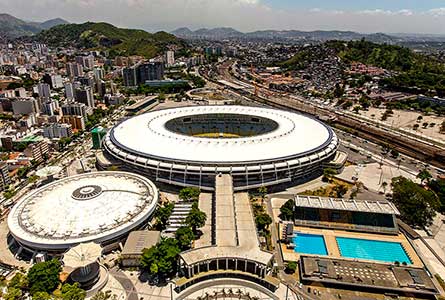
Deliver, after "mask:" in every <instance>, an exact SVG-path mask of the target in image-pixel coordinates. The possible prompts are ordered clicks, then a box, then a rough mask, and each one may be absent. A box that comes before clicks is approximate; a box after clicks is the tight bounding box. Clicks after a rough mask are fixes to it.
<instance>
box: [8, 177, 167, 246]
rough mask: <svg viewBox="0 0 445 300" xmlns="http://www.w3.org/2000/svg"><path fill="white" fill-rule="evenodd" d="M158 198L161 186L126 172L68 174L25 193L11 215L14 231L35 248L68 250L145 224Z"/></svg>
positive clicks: (22, 243)
mask: <svg viewBox="0 0 445 300" xmlns="http://www.w3.org/2000/svg"><path fill="white" fill-rule="evenodd" d="M157 202H158V190H157V188H156V186H155V185H154V184H153V183H152V182H151V181H150V180H148V179H146V178H145V177H142V176H139V175H136V174H131V173H126V172H94V173H86V174H81V175H76V176H71V177H67V178H64V179H61V180H58V181H55V182H52V183H50V184H48V185H45V186H43V187H41V188H39V189H37V190H34V191H32V192H31V193H29V194H27V195H25V196H24V197H23V198H22V199H21V200H20V201H19V202H18V203H17V204H16V205H15V206H14V207H13V208H12V210H11V212H10V213H9V216H8V226H9V230H10V232H11V234H12V236H13V237H14V239H15V240H16V241H17V242H19V244H20V245H21V246H22V247H24V248H26V249H28V250H31V251H34V250H40V249H41V250H45V251H64V250H66V249H68V248H70V247H72V246H74V245H77V244H79V243H86V242H96V243H105V244H106V243H107V242H110V241H113V240H117V239H118V238H120V237H122V236H123V235H125V234H127V233H128V232H129V231H131V230H132V229H134V228H136V227H138V226H140V225H142V224H143V223H144V222H145V221H146V220H147V219H148V218H149V217H150V216H151V215H152V213H153V212H154V210H155V208H156V204H157Z"/></svg>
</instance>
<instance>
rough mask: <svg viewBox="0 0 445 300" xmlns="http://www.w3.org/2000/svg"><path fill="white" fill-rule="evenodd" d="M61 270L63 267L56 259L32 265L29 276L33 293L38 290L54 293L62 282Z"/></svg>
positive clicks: (30, 288)
mask: <svg viewBox="0 0 445 300" xmlns="http://www.w3.org/2000/svg"><path fill="white" fill-rule="evenodd" d="M60 271H62V267H61V265H60V262H59V261H58V260H56V259H53V260H50V261H46V262H41V263H37V264H35V265H34V266H32V267H31V269H29V272H28V276H27V278H28V285H29V290H30V292H31V294H34V293H37V292H46V293H48V294H49V293H52V292H53V291H54V290H55V289H56V288H57V287H58V286H59V284H60V279H59V273H60Z"/></svg>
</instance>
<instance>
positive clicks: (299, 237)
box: [292, 232, 328, 255]
mask: <svg viewBox="0 0 445 300" xmlns="http://www.w3.org/2000/svg"><path fill="white" fill-rule="evenodd" d="M292 242H293V243H294V244H295V248H294V251H295V252H297V253H304V254H316V255H328V251H327V250H326V245H325V243H324V238H323V236H322V235H317V234H307V233H301V232H295V233H294V237H293V239H292Z"/></svg>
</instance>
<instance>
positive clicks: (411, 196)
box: [391, 177, 439, 227]
mask: <svg viewBox="0 0 445 300" xmlns="http://www.w3.org/2000/svg"><path fill="white" fill-rule="evenodd" d="M391 185H392V190H393V196H392V201H393V203H394V204H395V205H396V206H397V208H398V209H399V211H400V214H401V218H402V220H404V221H405V222H406V223H408V224H409V225H412V226H419V227H423V226H427V225H430V224H431V222H432V220H433V217H434V216H435V214H436V210H437V209H438V208H439V199H438V197H437V195H436V194H435V193H434V192H432V191H428V190H425V189H424V188H423V187H422V186H419V185H418V184H416V183H414V182H413V181H411V180H409V179H407V178H404V177H396V178H393V179H392V182H391Z"/></svg>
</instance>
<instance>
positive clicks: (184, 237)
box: [175, 226, 195, 250]
mask: <svg viewBox="0 0 445 300" xmlns="http://www.w3.org/2000/svg"><path fill="white" fill-rule="evenodd" d="M175 238H176V240H177V241H178V243H179V247H181V249H182V250H187V249H189V248H190V245H191V243H192V241H193V240H194V239H195V234H194V233H193V230H192V229H191V228H190V227H189V226H183V227H180V228H178V230H176V234H175Z"/></svg>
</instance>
